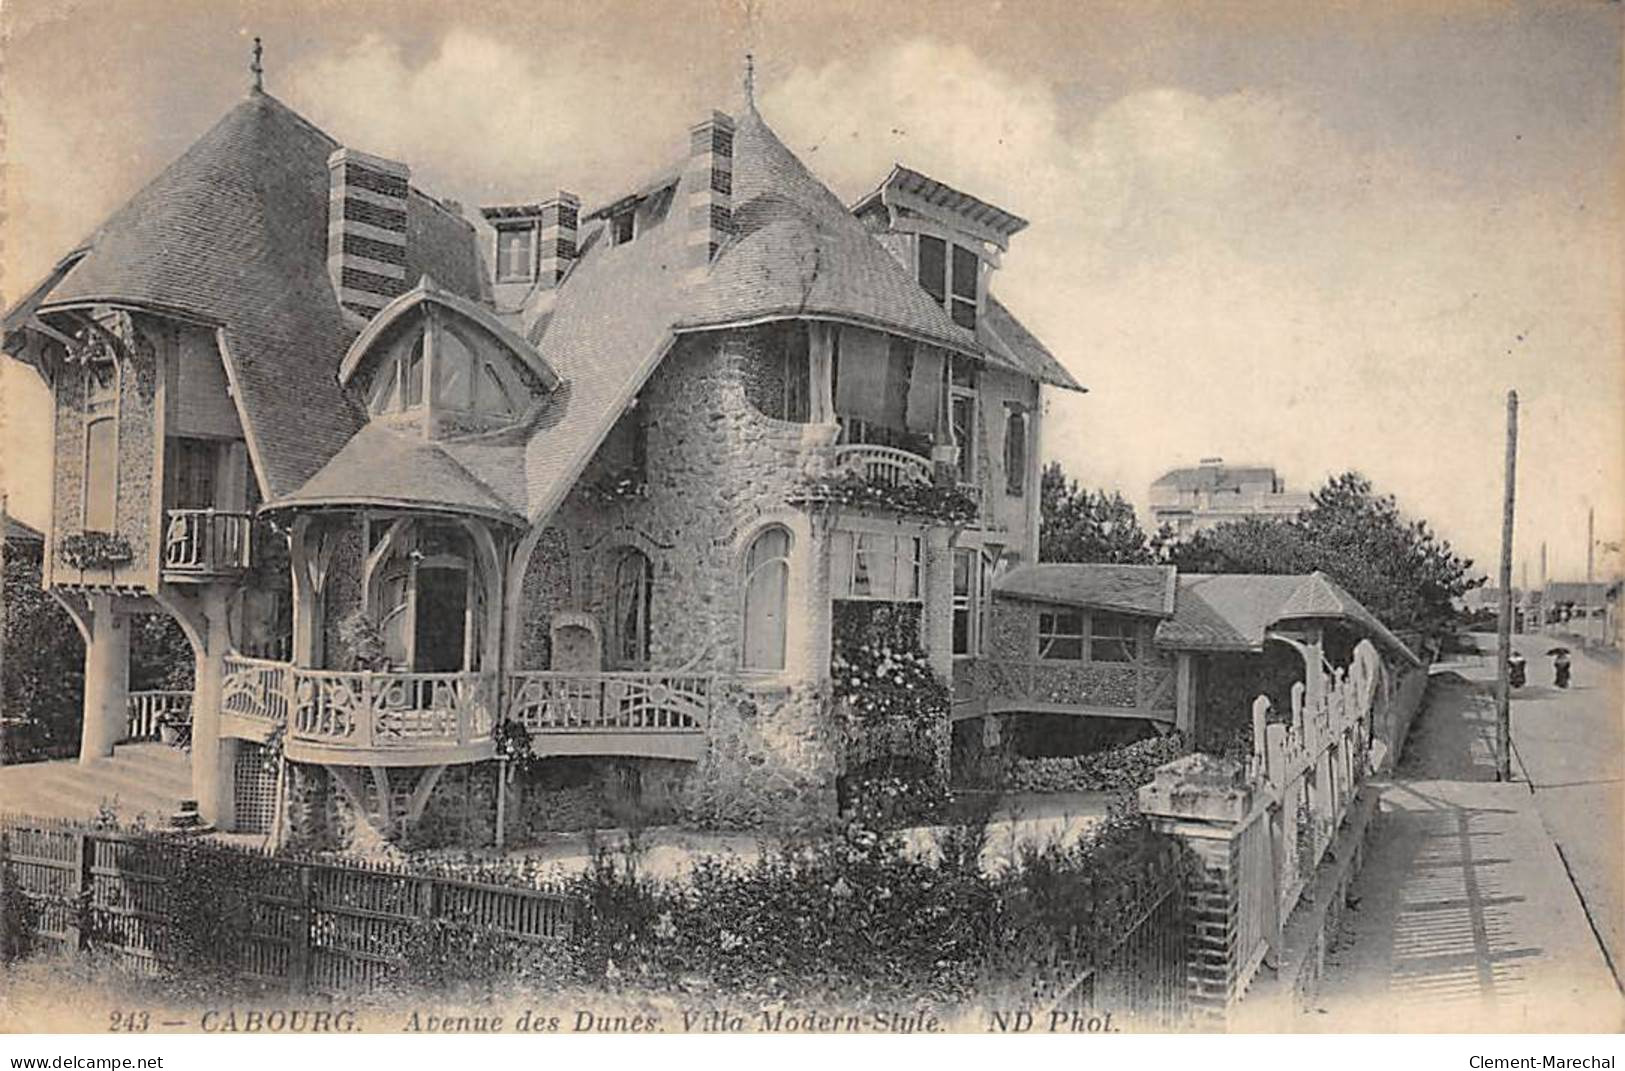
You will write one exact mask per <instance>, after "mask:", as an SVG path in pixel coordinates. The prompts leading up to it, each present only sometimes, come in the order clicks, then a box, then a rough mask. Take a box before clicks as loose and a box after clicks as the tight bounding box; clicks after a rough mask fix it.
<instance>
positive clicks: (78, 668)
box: [0, 540, 85, 762]
mask: <svg viewBox="0 0 1625 1071" xmlns="http://www.w3.org/2000/svg"><path fill="white" fill-rule="evenodd" d="M5 558H6V572H5V597H4V601H5V634H4V636H3V637H0V643H4V644H5V645H6V658H5V679H4V680H3V681H0V715H3V716H4V728H5V730H6V732H5V743H6V747H5V749H4V750H5V751H6V754H4V755H0V761H6V762H16V761H20V760H23V759H29V758H43V757H46V756H50V755H69V754H72V753H73V752H74V751H75V750H76V748H77V745H78V741H79V719H80V711H81V709H82V707H83V697H84V667H85V648H84V642H83V641H82V640H81V639H80V638H79V631H78V629H76V628H75V627H74V624H73V620H72V619H71V618H69V617H68V614H67V611H65V610H63V609H62V607H61V606H59V605H57V603H56V600H55V599H53V598H51V596H50V594H49V593H47V592H46V591H45V590H44V589H42V588H41V587H40V548H39V545H38V544H37V543H34V544H28V543H23V542H22V541H21V540H13V541H11V542H10V543H8V544H7V546H6V555H5Z"/></svg>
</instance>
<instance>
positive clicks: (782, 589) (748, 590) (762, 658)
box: [744, 561, 790, 669]
mask: <svg viewBox="0 0 1625 1071" xmlns="http://www.w3.org/2000/svg"><path fill="white" fill-rule="evenodd" d="M789 584H790V570H789V567H788V566H787V565H786V564H785V563H784V562H783V561H772V562H768V563H767V564H766V565H764V566H763V567H762V568H760V569H758V570H756V571H755V572H754V573H751V574H750V576H749V581H748V582H747V584H746V586H745V650H744V664H745V668H746V669H783V668H784V631H785V628H784V626H785V601H786V599H787V597H788V595H789Z"/></svg>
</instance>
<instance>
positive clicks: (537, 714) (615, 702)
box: [508, 670, 717, 736]
mask: <svg viewBox="0 0 1625 1071" xmlns="http://www.w3.org/2000/svg"><path fill="white" fill-rule="evenodd" d="M508 681H509V687H508V717H509V718H510V719H512V720H514V721H517V722H519V723H520V724H521V725H523V726H524V727H525V728H526V729H528V730H529V731H530V733H531V734H532V735H533V736H534V735H541V734H547V733H628V732H631V733H636V732H654V733H704V732H705V727H706V723H707V722H708V721H709V718H710V714H711V701H712V697H713V695H714V694H715V692H716V686H717V682H716V678H715V677H714V676H712V675H710V674H700V673H559V672H552V671H546V670H523V671H520V672H517V673H514V674H512V675H510V677H509V678H508Z"/></svg>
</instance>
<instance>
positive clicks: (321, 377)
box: [41, 92, 480, 497]
mask: <svg viewBox="0 0 1625 1071" xmlns="http://www.w3.org/2000/svg"><path fill="white" fill-rule="evenodd" d="M338 147H339V146H338V143H337V142H336V141H334V140H333V139H332V138H330V137H328V136H327V135H326V134H324V133H322V132H321V131H320V130H318V129H317V128H316V127H314V126H312V125H311V124H310V123H308V122H306V121H305V120H304V119H303V118H301V117H300V116H299V115H298V114H296V113H295V112H293V111H292V110H291V109H289V108H288V107H287V106H285V105H283V104H282V103H281V102H279V101H277V100H276V99H274V98H273V97H271V96H269V95H267V94H264V93H259V92H255V93H252V94H250V95H249V96H248V98H247V99H245V100H244V101H243V102H242V103H241V104H239V105H237V106H236V107H235V108H233V109H232V110H231V111H230V112H228V113H227V114H226V115H225V116H224V117H223V118H222V119H221V120H220V121H219V122H218V123H216V124H215V125H214V127H213V128H212V129H211V130H209V131H208V132H207V133H206V134H204V135H203V136H202V137H201V138H199V139H198V140H197V142H195V143H194V144H193V145H192V147H191V148H190V149H188V150H187V151H186V153H185V154H183V155H182V156H181V157H180V158H179V159H178V160H176V161H175V162H174V163H173V164H171V165H170V166H169V167H168V168H166V169H165V170H164V171H163V172H162V173H161V174H160V175H159V176H158V177H157V178H156V179H154V180H153V181H152V182H151V183H149V184H148V185H147V186H146V188H145V189H143V190H142V191H141V192H139V193H137V194H136V195H135V196H134V197H133V198H131V199H130V201H129V202H128V203H127V204H125V205H124V207H123V208H121V209H119V211H118V212H116V213H115V214H114V215H113V216H112V217H111V218H110V219H108V220H107V222H106V223H104V224H103V225H102V226H101V228H100V229H99V230H98V231H97V232H96V234H95V235H94V236H93V237H92V239H91V241H90V242H89V243H88V244H89V246H90V249H89V252H88V253H87V254H86V255H85V257H84V258H83V259H82V260H80V261H79V262H78V264H76V265H75V266H74V267H73V268H72V269H71V270H70V271H69V272H68V273H67V274H66V277H65V278H63V279H62V281H61V282H60V283H59V284H58V285H57V286H55V287H54V288H53V289H52V290H51V292H50V294H49V296H48V297H47V298H46V299H45V301H44V302H43V303H42V305H41V307H42V308H44V309H49V308H50V307H51V306H53V305H59V304H64V303H69V302H85V301H107V302H112V303H123V304H130V305H135V306H141V307H146V308H150V309H152V310H154V311H157V312H173V313H177V314H180V315H183V316H186V317H190V318H194V319H197V320H200V321H202V322H205V323H213V324H218V325H220V327H221V329H222V333H223V337H224V350H225V353H224V354H223V356H224V358H225V361H226V366H227V369H228V372H229V373H230V375H231V379H232V382H233V384H234V386H235V388H236V390H237V392H238V399H239V405H240V408H241V410H242V416H243V420H244V424H245V428H246V430H247V434H248V437H249V442H250V444H251V447H252V449H254V451H255V453H256V459H257V461H258V462H259V464H260V466H261V467H262V468H263V469H264V473H263V476H264V478H265V480H266V482H267V484H268V486H269V490H270V493H271V495H272V496H273V497H274V496H277V495H281V494H286V493H287V492H290V491H292V490H294V489H295V488H297V487H298V486H299V485H300V484H302V483H303V482H304V481H305V480H306V479H308V478H309V477H310V476H311V475H312V474H313V473H315V472H316V470H317V469H318V468H320V467H321V465H322V464H323V462H325V461H326V460H327V459H328V458H330V457H332V456H333V455H334V454H335V453H336V452H337V451H338V450H339V448H340V447H341V446H343V445H344V443H345V441H346V440H347V439H349V438H350V436H351V435H353V434H354V433H355V431H356V429H357V428H359V427H360V426H361V415H360V414H359V413H357V412H356V411H355V410H354V409H353V408H352V406H351V404H350V403H349V401H348V400H347V399H346V398H345V396H344V394H343V392H342V391H340V389H339V386H338V383H337V381H336V378H335V373H336V371H337V369H338V363H339V360H340V358H341V357H342V356H343V354H344V351H345V349H346V347H347V346H348V344H349V341H350V339H351V338H352V337H354V335H355V333H356V331H355V328H354V327H353V326H352V325H351V323H350V322H348V321H347V320H346V319H345V317H344V314H343V312H342V310H341V309H340V307H339V304H338V301H337V299H336V297H335V296H334V294H333V290H332V286H331V284H330V282H329V280H328V275H327V203H328V181H329V179H328V171H327V158H328V156H329V155H330V154H331V153H332V152H333V150H334V149H336V148H338ZM407 226H408V270H409V271H410V272H411V273H412V276H411V277H414V278H415V277H417V275H419V274H424V273H432V274H433V275H434V276H435V278H436V279H438V280H440V281H441V283H442V284H443V285H446V286H447V287H448V288H449V289H455V290H458V291H460V292H463V293H466V294H470V295H473V296H477V295H478V294H479V289H480V276H479V265H478V254H477V252H476V250H475V246H474V232H473V228H472V227H471V226H469V225H468V224H467V223H465V222H463V221H461V220H459V219H457V218H456V217H454V216H452V215H451V214H450V213H448V212H447V211H446V210H445V209H443V208H442V207H440V206H439V205H438V204H437V203H436V202H434V201H433V200H432V199H430V198H427V197H425V196H423V195H422V194H420V193H417V192H416V191H413V193H412V196H411V198H410V199H409V203H408V225H407Z"/></svg>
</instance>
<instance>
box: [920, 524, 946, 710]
mask: <svg viewBox="0 0 1625 1071" xmlns="http://www.w3.org/2000/svg"><path fill="white" fill-rule="evenodd" d="M952 538H953V531H952V529H949V528H946V527H944V526H942V525H933V526H932V527H931V528H930V530H929V531H927V532H926V534H925V538H924V540H923V542H924V544H925V546H924V548H923V556H924V559H925V564H924V568H923V569H922V570H921V572H922V573H923V574H924V575H923V576H922V577H921V581H920V583H921V586H922V587H923V588H924V589H925V590H924V591H922V592H921V593H920V594H921V597H922V598H923V599H924V606H923V610H924V612H923V614H922V615H921V619H920V645H921V646H922V647H924V648H925V653H926V657H928V658H930V659H931V670H932V672H933V673H935V674H936V675H937V676H938V677H940V678H941V679H942V680H943V682H944V683H951V682H952V681H953V677H954V548H953V545H952V543H951V540H952Z"/></svg>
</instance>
